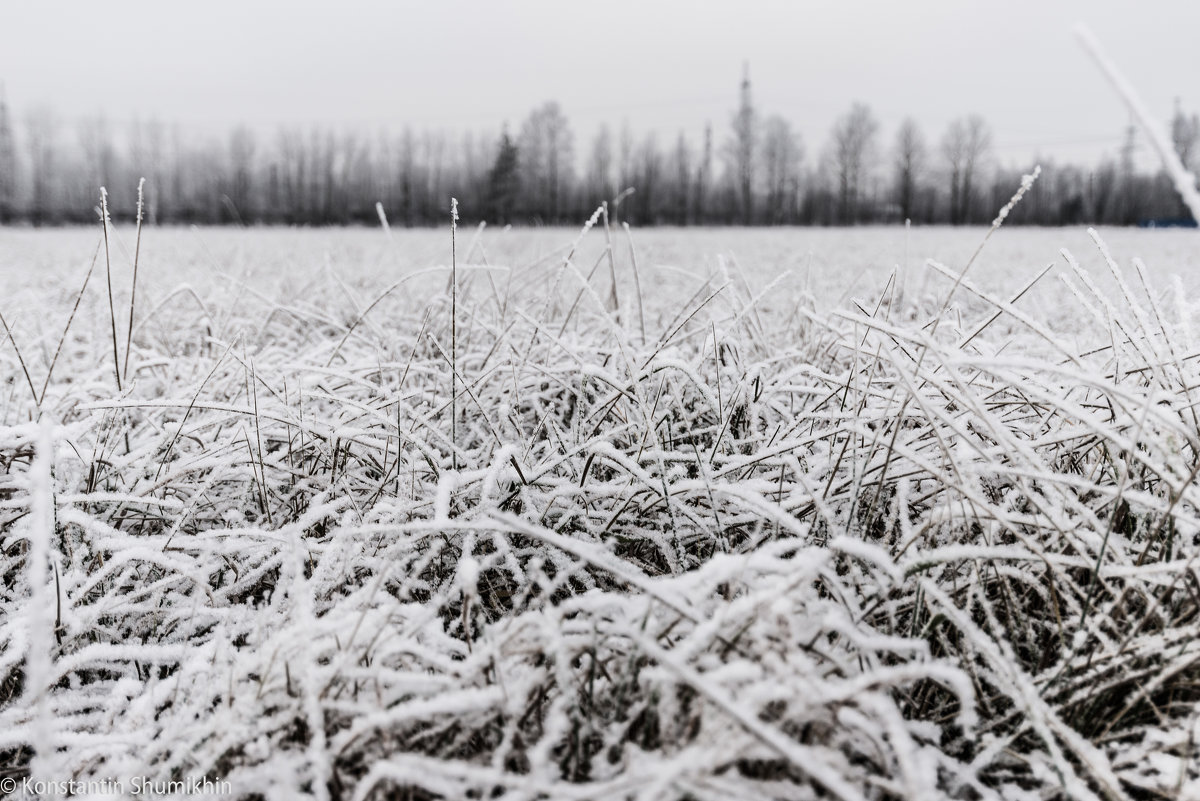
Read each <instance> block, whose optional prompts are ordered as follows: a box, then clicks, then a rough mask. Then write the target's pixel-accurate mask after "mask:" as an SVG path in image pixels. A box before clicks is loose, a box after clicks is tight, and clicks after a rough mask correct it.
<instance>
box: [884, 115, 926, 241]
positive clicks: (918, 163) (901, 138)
mask: <svg viewBox="0 0 1200 801" xmlns="http://www.w3.org/2000/svg"><path fill="white" fill-rule="evenodd" d="M926 158H927V151H926V147H925V135H924V134H922V133H921V129H920V128H919V127H917V123H916V121H915V120H913V119H912V118H911V117H909V118H906V119H905V120H904V122H902V123H900V128H899V129H898V130H897V131H896V144H895V147H894V149H893V155H892V159H893V163H894V165H895V168H896V187H895V194H896V204H897V205H898V206H899V207H900V217H901V218H902V219H905V220H911V219H912V218H913V217H914V216H916V215H915V209H916V202H917V189H918V186H919V185H920V181H921V173H922V172H924V170H925V162H926Z"/></svg>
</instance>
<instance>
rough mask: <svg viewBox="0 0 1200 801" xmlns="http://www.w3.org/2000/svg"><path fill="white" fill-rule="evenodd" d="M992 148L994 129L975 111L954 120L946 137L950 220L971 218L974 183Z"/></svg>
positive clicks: (945, 148)
mask: <svg viewBox="0 0 1200 801" xmlns="http://www.w3.org/2000/svg"><path fill="white" fill-rule="evenodd" d="M991 148H992V131H991V129H990V128H988V125H987V123H986V122H984V119H983V117H981V116H979V115H978V114H972V115H970V116H968V117H964V118H960V119H957V120H955V121H954V122H952V123H950V127H949V128H947V129H946V134H945V136H943V137H942V157H943V158H944V159H945V160H946V167H947V171H948V172H949V176H950V223H951V224H952V225H961V224H962V223H966V222H970V221H971V208H972V199H973V197H974V195H973V193H974V182H975V177H976V174H977V173H978V171H979V170H980V169H981V168H982V165H983V161H984V159H985V158H986V157H987V156H988V154H989V153H990V151H991Z"/></svg>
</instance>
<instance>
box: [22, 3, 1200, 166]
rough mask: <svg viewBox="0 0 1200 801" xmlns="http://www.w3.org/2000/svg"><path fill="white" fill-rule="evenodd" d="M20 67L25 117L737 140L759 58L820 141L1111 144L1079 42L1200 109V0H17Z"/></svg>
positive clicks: (782, 102)
mask: <svg viewBox="0 0 1200 801" xmlns="http://www.w3.org/2000/svg"><path fill="white" fill-rule="evenodd" d="M0 9H2V12H0V80H3V81H4V83H5V85H6V89H7V95H8V99H9V102H10V105H11V106H12V107H13V108H14V110H15V111H16V112H17V114H18V116H20V115H22V114H23V112H24V111H26V110H28V109H29V108H30V107H32V106H34V105H47V106H50V107H52V108H54V109H55V110H56V111H57V112H58V113H59V115H60V116H61V117H63V118H64V119H65V120H68V121H69V120H71V119H73V118H77V117H83V116H87V115H92V114H95V113H96V112H98V111H103V112H104V113H105V114H106V115H107V116H108V117H109V118H110V120H112V121H113V122H114V124H117V125H120V124H121V123H123V122H124V121H126V120H131V119H133V118H134V117H137V116H141V117H143V118H146V117H150V116H158V117H159V118H162V119H164V120H168V121H175V122H178V123H180V124H181V125H182V126H183V127H184V128H185V129H194V130H196V131H199V132H204V131H212V132H218V131H223V130H225V129H226V128H228V127H229V126H231V125H233V124H238V123H245V124H248V125H250V126H252V127H254V128H256V129H259V130H263V131H271V130H273V129H274V128H275V127H277V126H279V125H281V124H296V123H299V124H305V125H308V124H312V123H321V124H330V125H334V126H337V127H339V128H341V127H346V128H367V127H371V128H374V127H377V126H388V127H400V126H402V125H404V124H411V125H413V126H414V127H416V128H418V129H420V128H425V127H430V128H443V129H448V130H465V129H470V130H495V129H496V128H497V127H498V126H499V125H500V124H501V123H503V122H505V121H508V122H509V123H510V124H512V125H513V126H517V125H519V123H520V120H521V118H522V117H523V116H524V115H525V114H526V113H527V112H528V110H529V109H530V108H531V107H533V106H534V105H536V104H538V103H540V102H542V101H544V100H547V99H556V100H558V101H560V102H561V103H562V105H563V107H564V110H565V111H566V113H567V114H568V116H569V118H570V119H571V121H572V124H573V127H574V130H575V132H576V138H577V142H578V143H579V144H578V147H580V148H581V149H584V148H586V146H587V143H588V142H589V141H590V139H591V137H592V135H593V132H594V130H595V128H596V127H597V126H598V125H599V124H600V122H602V121H608V122H611V123H613V124H614V125H619V124H620V123H621V122H622V120H626V119H627V120H628V121H629V123H630V125H631V126H632V127H633V128H634V129H635V130H636V131H647V130H656V131H659V132H661V134H662V135H663V136H670V137H673V136H674V135H675V134H676V133H677V132H678V131H679V130H681V129H682V130H685V131H687V132H688V133H689V134H690V135H692V137H693V139H695V138H696V137H698V135H699V133H700V131H702V129H703V126H704V124H705V122H706V121H708V120H711V121H712V122H713V123H714V126H715V127H716V129H717V131H718V134H719V135H721V136H723V134H724V131H725V129H726V128H727V125H728V119H729V115H730V112H731V110H732V109H733V106H734V104H735V103H736V97H737V88H738V82H739V79H740V73H741V68H742V63H743V61H747V62H749V64H750V70H751V78H752V81H753V87H754V92H755V96H756V99H757V101H758V104H759V106H760V108H761V109H762V110H763V111H764V112H776V113H779V114H782V115H784V116H785V117H787V118H789V119H790V120H791V121H792V122H793V123H794V124H795V125H796V126H797V127H798V129H799V130H800V131H801V132H802V135H803V137H804V140H805V146H806V149H807V151H808V153H809V154H810V157H811V155H812V154H815V153H816V152H817V151H818V150H819V149H820V148H821V146H822V145H823V143H824V139H825V134H826V131H827V130H828V128H829V126H830V124H831V123H832V121H833V120H834V119H835V118H836V116H837V115H838V114H839V113H841V112H842V111H843V110H844V109H845V108H846V107H848V106H849V104H850V103H851V102H852V101H854V100H861V101H863V102H866V103H868V104H869V105H870V106H871V107H872V108H873V109H874V110H875V112H876V114H877V116H878V117H879V118H880V121H881V122H882V123H883V126H884V130H883V135H884V137H885V139H884V141H885V142H889V141H890V138H891V135H892V132H893V131H894V129H895V126H896V124H897V123H898V122H899V121H900V120H901V119H902V118H903V117H904V116H905V115H906V114H911V115H912V116H914V117H915V118H917V120H918V121H919V122H920V123H921V124H922V127H923V128H925V130H926V133H927V135H929V138H930V139H931V140H936V138H937V137H938V136H940V134H941V130H942V128H943V127H944V126H945V124H946V123H947V122H948V121H949V120H950V119H952V118H954V117H956V116H958V115H961V114H964V113H967V112H979V113H981V114H983V115H984V116H985V117H986V118H987V119H988V120H989V121H990V122H991V124H992V126H993V127H994V129H995V132H996V145H997V150H996V152H997V156H998V157H999V159H1000V161H1002V162H1004V163H1013V164H1017V163H1023V162H1025V161H1027V160H1030V159H1032V158H1033V156H1034V155H1035V153H1037V152H1041V153H1049V154H1053V155H1056V156H1058V157H1061V158H1078V159H1087V160H1091V159H1094V158H1096V156H1097V155H1099V154H1100V153H1102V152H1115V150H1116V148H1117V147H1118V146H1119V144H1120V138H1121V133H1122V130H1123V128H1124V127H1125V125H1126V124H1127V122H1128V115H1127V114H1126V112H1125V111H1124V109H1123V108H1122V106H1121V104H1120V102H1119V101H1118V100H1117V98H1116V96H1115V95H1114V94H1113V93H1112V91H1111V90H1110V89H1109V88H1108V86H1107V85H1106V84H1105V83H1104V81H1103V79H1102V78H1101V76H1100V74H1099V72H1098V71H1097V70H1096V69H1095V68H1094V67H1093V66H1092V64H1091V63H1090V61H1089V60H1088V59H1087V56H1086V55H1085V54H1084V52H1083V51H1082V49H1081V48H1080V47H1079V46H1078V44H1077V43H1076V41H1075V39H1074V36H1073V34H1072V26H1073V25H1074V24H1075V23H1076V22H1078V21H1085V22H1087V23H1088V24H1089V25H1090V26H1091V28H1092V29H1093V31H1094V32H1095V33H1096V35H1097V37H1098V38H1099V39H1100V41H1101V42H1102V43H1103V44H1104V45H1105V46H1106V48H1107V50H1108V51H1109V54H1110V55H1111V56H1112V57H1113V58H1114V60H1115V61H1116V62H1117V63H1118V64H1119V65H1120V66H1121V67H1122V68H1123V69H1124V70H1125V71H1126V73H1127V75H1128V77H1129V78H1130V79H1131V81H1132V82H1133V83H1134V85H1135V86H1136V87H1138V89H1139V90H1140V91H1141V93H1142V95H1143V99H1144V100H1145V102H1146V104H1147V105H1148V106H1149V107H1150V108H1151V109H1152V110H1153V111H1154V112H1155V113H1157V114H1159V115H1160V116H1162V117H1163V118H1164V119H1165V118H1166V117H1167V116H1169V114H1170V113H1171V110H1172V107H1173V103H1174V98H1175V97H1179V98H1181V99H1182V101H1183V103H1184V105H1185V107H1187V108H1189V109H1197V108H1200V85H1198V84H1197V81H1198V80H1200V47H1198V46H1197V43H1196V37H1197V34H1198V32H1200V3H1198V2H1195V0H1182V1H1181V0H1175V1H1174V2H1167V1H1166V0H1160V1H1158V2H1139V3H1132V2H1115V0H1040V1H1035V0H1006V2H1002V3H1001V2H989V3H983V2H971V1H968V0H912V1H911V2H888V1H886V0H873V1H871V2H867V0H840V1H835V0H828V1H824V0H822V1H819V2H815V1H814V2H782V0H742V1H741V2H737V3H732V2H730V3H718V2H685V1H684V0H642V2H631V1H628V0H605V2H594V3H586V4H585V3H574V2H562V1H560V2H550V0H493V1H492V2H475V1H473V0H459V1H458V2H453V3H438V2H432V1H431V0H427V1H426V2H380V1H378V0H344V1H343V2H340V3H336V4H335V3H315V2H307V1H297V0H293V2H288V3H282V2H280V3H266V2H255V1H254V0H239V1H238V2H229V1H227V0H208V2H190V3H172V2H162V1H161V0H160V2H133V1H132V0H104V2H71V3H67V2H54V1H51V0H46V1H44V2H30V1H26V0H21V1H18V0H0Z"/></svg>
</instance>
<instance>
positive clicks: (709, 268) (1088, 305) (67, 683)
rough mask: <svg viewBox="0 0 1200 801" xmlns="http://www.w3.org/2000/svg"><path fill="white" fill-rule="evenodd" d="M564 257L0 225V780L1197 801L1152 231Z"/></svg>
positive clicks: (1186, 252) (1180, 445)
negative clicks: (1066, 248) (96, 255)
mask: <svg viewBox="0 0 1200 801" xmlns="http://www.w3.org/2000/svg"><path fill="white" fill-rule="evenodd" d="M578 236H579V234H578V232H573V233H567V232H563V231H540V232H517V231H511V232H501V231H496V232H493V231H490V230H489V231H484V232H482V233H478V234H477V235H473V232H471V231H466V230H462V229H460V230H459V232H458V242H457V255H458V258H457V265H456V270H455V271H454V273H453V275H454V276H455V278H456V279H457V299H456V303H457V310H458V315H457V337H456V339H457V349H456V352H455V353H453V354H451V352H450V350H451V344H450V343H451V317H450V307H451V303H450V298H451V291H450V290H451V286H452V285H451V275H452V272H451V269H450V268H449V266H448V265H449V261H450V242H449V233H448V231H447V232H441V233H436V234H434V233H431V232H422V233H418V234H406V233H403V232H396V233H395V236H394V238H393V239H388V238H387V237H386V236H385V234H384V233H382V232H332V233H331V232H284V231H272V232H248V233H247V232H243V233H222V232H186V231H176V232H163V233H160V232H157V231H147V232H144V237H143V242H142V256H141V259H142V262H141V265H140V275H139V282H140V283H139V287H138V300H137V306H136V309H135V312H134V314H135V317H134V323H135V328H134V332H133V337H132V343H133V344H132V351H131V354H130V357H129V375H128V379H127V380H126V381H125V382H124V383H123V389H122V391H120V392H118V391H117V389H116V381H115V376H114V366H113V365H114V358H113V341H114V339H116V340H117V347H118V350H122V351H123V347H124V339H125V337H124V332H125V326H126V324H127V322H126V319H125V315H127V314H128V307H129V280H130V273H131V258H132V253H133V249H134V248H133V232H132V230H124V229H118V230H116V231H113V232H112V242H111V247H110V250H111V254H112V264H113V269H112V276H113V282H114V298H115V302H114V306H115V308H116V309H117V320H116V326H115V327H116V329H117V331H118V334H119V335H118V336H116V337H114V336H113V335H112V328H113V327H114V326H113V320H112V319H111V318H110V313H109V305H108V295H107V293H106V286H105V272H104V269H105V268H104V256H103V251H102V250H101V252H100V260H99V263H98V266H97V268H96V272H95V273H94V274H93V275H92V279H91V283H90V284H89V285H88V289H87V291H86V293H85V294H84V295H83V298H82V301H81V302H80V304H79V310H78V312H77V313H76V314H75V317H74V320H73V322H72V324H71V327H70V330H69V332H68V333H67V335H66V337H65V341H64V343H63V346H62V348H61V354H60V355H59V356H58V358H57V362H55V367H54V373H53V375H52V377H51V380H50V381H49V382H48V387H47V389H46V392H45V396H44V398H43V399H42V400H41V403H40V410H39V408H38V405H37V404H36V403H35V398H36V397H37V396H38V395H39V394H40V389H41V385H42V383H43V381H44V380H45V377H46V374H47V371H48V369H49V367H50V365H51V363H52V362H54V355H55V352H56V350H57V349H58V344H59V340H60V339H62V338H63V331H64V326H65V325H66V323H67V320H68V318H69V317H70V315H71V312H72V308H73V307H74V305H75V301H76V294H77V292H78V289H79V286H80V284H81V282H82V279H83V273H84V271H85V270H86V269H87V265H88V264H89V263H90V259H91V255H92V253H93V252H94V251H95V247H96V241H97V239H98V237H99V230H98V229H97V230H95V231H67V232H51V233H33V232H19V231H18V232H13V231H10V232H0V243H3V244H4V247H2V248H0V275H2V277H3V281H4V286H5V292H4V294H3V298H2V300H0V312H2V313H3V314H4V315H5V319H6V320H7V321H8V323H9V324H10V325H11V327H12V333H13V335H14V337H15V340H16V344H17V346H18V347H19V348H20V353H21V355H22V357H23V360H24V363H25V367H26V368H27V369H28V372H29V380H28V381H27V380H26V377H25V373H24V370H23V368H22V366H21V364H20V363H19V362H18V360H17V357H16V353H17V351H16V350H15V349H14V348H13V346H12V344H11V343H10V342H5V344H4V346H3V348H2V349H0V380H2V381H3V383H2V384H0V386H2V387H3V395H2V396H0V576H2V577H3V595H2V596H0V644H2V647H0V777H3V776H9V777H18V778H19V777H25V776H32V777H33V778H35V779H42V780H57V781H66V780H68V779H75V780H87V779H95V780H125V781H128V780H129V779H130V778H131V777H135V776H136V777H148V778H150V779H152V780H157V781H165V780H171V779H175V780H186V779H189V778H192V779H194V778H197V777H207V778H209V779H213V780H216V779H225V780H228V781H229V782H230V784H231V786H232V788H233V790H234V793H235V794H236V795H237V796H239V797H255V796H257V797H265V798H279V799H291V798H300V797H315V798H383V797H399V798H412V799H425V798H439V797H441V798H451V799H457V798H480V799H484V798H487V799H493V798H503V799H572V798H577V799H584V798H587V799H612V798H646V799H659V798H668V799H676V798H677V799H685V798H686V799H731V798H738V799H741V798H780V799H810V798H811V799H815V798H842V799H857V798H867V799H892V798H895V799H900V798H904V799H937V798H959V799H976V798H980V799H982V798H1003V799H1042V798H1072V799H1089V798H1196V797H1200V760H1198V757H1197V754H1198V751H1197V743H1198V741H1200V642H1197V638H1196V632H1197V625H1198V617H1197V611H1198V604H1200V559H1198V558H1197V555H1198V554H1200V540H1198V537H1200V494H1198V487H1197V481H1196V475H1197V468H1198V466H1200V421H1198V419H1197V415H1198V414H1200V412H1197V410H1196V404H1197V403H1198V402H1200V341H1198V339H1197V335H1196V332H1195V331H1194V330H1193V327H1192V325H1193V322H1194V311H1193V305H1192V304H1191V301H1190V298H1189V294H1190V286H1191V284H1190V282H1188V281H1187V280H1184V281H1180V282H1178V283H1172V282H1171V281H1170V280H1169V279H1165V278H1161V277H1159V278H1153V277H1151V276H1150V275H1148V274H1146V271H1145V270H1144V269H1143V268H1141V267H1140V266H1136V265H1130V263H1129V259H1130V257H1131V256H1132V255H1134V254H1133V253H1130V252H1128V249H1129V248H1130V247H1132V246H1137V245H1139V244H1140V245H1145V244H1150V245H1152V246H1154V247H1159V246H1161V245H1162V244H1163V243H1167V244H1169V245H1170V247H1172V248H1175V250H1174V251H1172V250H1169V249H1162V250H1160V252H1159V253H1158V256H1159V257H1161V259H1162V260H1163V261H1165V262H1168V263H1153V262H1152V264H1151V266H1152V267H1153V268H1154V269H1157V270H1160V271H1163V273H1166V272H1167V271H1171V270H1173V269H1179V270H1186V269H1187V268H1189V267H1190V266H1191V264H1190V263H1188V260H1191V259H1195V258H1196V253H1197V251H1196V249H1195V244H1194V243H1195V241H1196V240H1195V239H1194V234H1193V233H1191V232H1188V233H1186V234H1183V235H1181V234H1180V232H1172V233H1170V234H1161V233H1156V234H1154V235H1147V234H1146V233H1145V232H1117V234H1116V235H1115V236H1114V237H1112V238H1111V242H1110V244H1111V243H1116V244H1115V245H1114V256H1115V258H1116V259H1120V261H1121V265H1120V266H1118V264H1117V263H1116V261H1115V260H1114V261H1111V262H1110V261H1109V259H1108V258H1107V257H1106V255H1105V252H1104V251H1103V250H1102V249H1101V248H1100V247H1099V246H1097V245H1096V244H1093V243H1092V242H1091V241H1090V240H1089V239H1087V238H1086V237H1085V236H1084V235H1083V234H1082V233H1081V232H1078V231H1072V232H1066V231H1055V232H1045V231H1042V232H1022V231H1003V230H1002V231H1000V232H999V233H998V234H996V235H995V237H993V238H992V239H991V241H989V242H988V244H987V246H986V247H985V249H984V250H983V252H982V254H981V255H980V256H979V259H978V260H977V261H976V263H975V264H974V265H972V267H971V270H970V272H968V274H967V276H966V278H965V280H963V281H961V282H957V286H956V288H954V289H953V292H952V287H955V285H956V281H957V277H958V275H959V274H960V273H961V271H962V269H963V268H964V266H965V265H966V263H967V260H968V259H969V258H970V254H971V252H972V251H973V250H974V249H975V248H976V247H977V246H978V244H979V242H980V241H981V239H982V237H983V233H982V232H979V231H968V232H963V231H953V232H951V231H944V230H940V231H924V232H923V231H914V232H912V234H911V238H910V239H908V240H907V241H906V238H905V235H904V233H903V231H900V230H879V231H871V232H861V231H836V232H833V231H826V232H806V233H797V232H790V233H789V232H764V231H759V232H746V231H700V232H694V233H693V232H686V231H676V232H647V233H645V234H637V233H635V235H634V237H633V238H632V241H631V240H630V239H629V238H628V237H627V236H626V233H625V232H624V231H621V230H619V229H614V230H611V231H606V230H605V228H604V226H603V224H601V225H599V226H597V227H595V228H593V229H591V230H590V231H588V232H587V233H585V234H584V235H582V236H581V237H580V238H579V239H578V240H577V239H576V238H577V237H578ZM1150 236H1158V237H1160V238H1159V239H1151V238H1149V237H1150ZM1185 237H1186V238H1185ZM1056 238H1057V239H1058V242H1059V244H1070V245H1071V246H1072V248H1073V249H1074V250H1075V251H1076V256H1077V257H1078V262H1080V263H1082V266H1079V267H1078V268H1076V266H1073V265H1072V263H1071V262H1070V261H1068V260H1067V259H1066V258H1064V257H1061V256H1059V255H1058V253H1057V252H1056V249H1055V247H1054V246H1053V244H1054V242H1055V239H1056ZM1068 239H1069V240H1070V241H1069V242H1068V241H1065V240H1068ZM573 241H574V242H577V247H575V246H572V242H573ZM1080 242H1082V243H1084V244H1085V246H1086V249H1081V248H1079V247H1078V244H1079V243H1080ZM610 243H611V246H610ZM1131 243H1132V245H1131ZM822 244H823V245H824V246H825V249H824V250H822V248H821V245H822ZM635 252H636V259H635V257H634V254H635ZM721 252H725V253H729V252H732V254H733V256H736V257H737V258H733V257H732V256H728V255H727V256H724V257H721V256H718V255H717V254H719V253H721ZM877 252H878V255H876V253H877ZM856 254H857V255H856ZM863 254H866V255H863ZM929 256H934V257H937V258H938V260H939V264H938V265H932V266H925V265H924V260H925V258H926V257H929ZM1054 259H1057V260H1058V266H1057V267H1056V268H1055V271H1054V272H1053V273H1050V274H1047V275H1046V276H1044V277H1042V278H1041V279H1040V280H1039V281H1037V282H1036V283H1035V284H1034V285H1033V286H1032V287H1031V288H1028V291H1025V292H1024V293H1023V294H1022V291H1023V289H1025V287H1026V284H1027V283H1028V282H1029V281H1030V279H1032V278H1034V277H1035V276H1037V275H1038V274H1039V273H1040V272H1041V271H1042V269H1043V268H1044V267H1045V265H1046V264H1047V263H1049V262H1050V261H1051V260H1054ZM856 260H857V262H858V263H856ZM943 263H944V265H945V266H940V265H941V264H943ZM81 264H82V266H80V265H81ZM893 265H899V266H900V270H899V272H898V273H897V276H898V280H893V279H892V267H893ZM859 266H861V267H863V268H864V270H860V269H859ZM784 269H786V270H789V271H790V272H789V273H787V274H784V273H783V270H784ZM1092 274H1094V277H1093V275H1092ZM614 279H615V284H614ZM901 289H902V290H903V291H900V290H901ZM1017 295H1020V298H1019V299H1017V300H1015V301H1013V298H1014V297H1016V296H1017ZM1010 301H1012V302H1011V303H1010ZM124 355H125V354H124V352H121V353H119V357H120V359H122V360H123V358H124ZM452 363H453V364H455V365H456V366H457V368H458V380H457V382H456V381H453V380H452V377H451V372H450V365H451V364H452ZM29 384H32V385H33V386H32V388H31V387H30V386H29ZM455 386H457V388H458V389H457V395H456V397H455V398H454V399H453V404H452V397H451V393H452V388H453V387H455ZM1193 396H1196V397H1193ZM451 408H454V409H455V410H456V411H457V415H458V420H457V424H452V421H451V417H450V409H451ZM452 432H453V434H452ZM453 465H457V466H458V469H457V470H455V469H453Z"/></svg>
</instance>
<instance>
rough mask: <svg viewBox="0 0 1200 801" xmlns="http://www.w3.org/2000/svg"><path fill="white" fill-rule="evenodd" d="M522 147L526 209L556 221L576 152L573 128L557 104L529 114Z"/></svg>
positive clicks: (549, 104) (546, 105)
mask: <svg viewBox="0 0 1200 801" xmlns="http://www.w3.org/2000/svg"><path fill="white" fill-rule="evenodd" d="M519 147H520V151H521V168H522V172H523V176H522V181H521V184H522V186H523V187H525V188H526V189H527V190H528V191H527V194H526V203H527V208H529V209H530V210H532V211H533V212H534V213H535V214H538V213H539V212H540V213H541V214H542V215H545V216H546V217H547V218H549V219H550V220H552V221H557V220H558V219H559V216H560V214H561V212H562V201H563V196H564V195H565V194H566V186H567V183H568V181H569V179H570V177H571V161H572V154H573V152H574V151H573V147H574V145H573V140H572V136H571V128H570V126H569V125H568V123H567V118H566V116H565V115H564V114H563V111H562V108H561V107H560V106H559V105H558V103H555V102H553V101H551V102H548V103H545V104H543V105H542V106H540V107H538V108H536V109H534V110H533V111H532V112H531V113H530V114H529V116H528V117H527V118H526V119H525V125H524V126H523V127H522V129H521V138H520V145H519Z"/></svg>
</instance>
